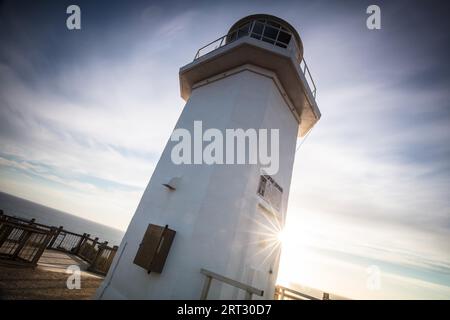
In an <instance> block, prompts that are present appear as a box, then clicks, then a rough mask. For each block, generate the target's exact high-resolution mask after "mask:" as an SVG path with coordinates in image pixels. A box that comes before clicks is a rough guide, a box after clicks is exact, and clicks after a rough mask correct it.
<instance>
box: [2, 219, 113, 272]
mask: <svg viewBox="0 0 450 320" xmlns="http://www.w3.org/2000/svg"><path fill="white" fill-rule="evenodd" d="M117 248H118V247H117V246H114V247H110V246H108V242H106V241H105V242H99V240H98V238H95V239H92V238H91V237H90V235H89V234H86V233H84V234H82V235H81V234H77V233H74V232H71V231H68V230H64V228H63V227H62V226H61V227H59V228H56V227H52V226H47V225H43V224H40V223H37V222H35V220H34V219H32V220H26V219H22V218H17V217H13V216H8V215H6V214H4V213H3V211H2V210H0V262H3V263H6V264H16V265H23V266H31V267H34V266H36V265H37V262H38V260H39V258H40V257H41V255H42V253H43V252H44V250H46V249H51V250H58V251H62V252H66V253H69V254H74V255H76V256H78V257H80V258H82V259H83V260H85V261H87V262H89V267H88V270H89V271H92V272H95V273H99V274H102V275H106V273H107V272H108V269H109V267H110V266H111V263H112V260H113V258H114V255H115V254H116V252H117Z"/></svg>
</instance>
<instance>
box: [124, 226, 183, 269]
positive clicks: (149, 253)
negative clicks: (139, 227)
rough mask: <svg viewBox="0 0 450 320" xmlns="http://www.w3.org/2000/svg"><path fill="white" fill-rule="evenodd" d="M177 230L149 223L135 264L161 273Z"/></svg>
mask: <svg viewBox="0 0 450 320" xmlns="http://www.w3.org/2000/svg"><path fill="white" fill-rule="evenodd" d="M175 233H176V232H175V231H174V230H171V229H169V228H168V226H167V225H166V226H165V227H162V226H158V225H155V224H149V225H148V228H147V231H146V232H145V234H144V238H143V239H142V242H141V244H140V245H139V249H138V252H137V254H136V257H135V258H134V261H133V262H134V264H136V265H138V266H140V267H142V268H144V269H145V270H147V272H148V273H150V272H151V271H153V272H158V273H161V272H162V270H163V267H164V263H165V262H166V258H167V255H168V254H169V250H170V246H171V245H172V241H173V238H174V237H175Z"/></svg>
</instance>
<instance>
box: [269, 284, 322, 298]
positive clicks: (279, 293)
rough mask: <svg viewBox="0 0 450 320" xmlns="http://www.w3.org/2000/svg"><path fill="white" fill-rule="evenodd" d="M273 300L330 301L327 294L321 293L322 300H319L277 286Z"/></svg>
mask: <svg viewBox="0 0 450 320" xmlns="http://www.w3.org/2000/svg"><path fill="white" fill-rule="evenodd" d="M275 300H330V294H329V293H327V292H322V299H320V298H317V297H313V296H311V295H309V294H306V293H303V292H300V291H296V290H293V289H289V288H286V287H283V286H279V285H278V286H276V288H275Z"/></svg>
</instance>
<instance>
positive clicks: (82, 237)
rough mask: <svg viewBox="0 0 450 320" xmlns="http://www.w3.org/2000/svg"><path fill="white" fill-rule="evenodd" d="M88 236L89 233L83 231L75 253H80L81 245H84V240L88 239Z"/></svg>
mask: <svg viewBox="0 0 450 320" xmlns="http://www.w3.org/2000/svg"><path fill="white" fill-rule="evenodd" d="M86 236H87V234H86V233H83V235H82V236H81V238H80V240H79V241H78V244H77V246H76V247H75V250H74V252H73V253H74V254H76V255H78V254H79V253H80V250H81V246H82V245H83V242H84V241H85V240H86Z"/></svg>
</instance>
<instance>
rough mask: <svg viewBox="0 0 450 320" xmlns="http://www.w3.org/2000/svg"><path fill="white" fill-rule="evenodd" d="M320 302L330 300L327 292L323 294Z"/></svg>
mask: <svg viewBox="0 0 450 320" xmlns="http://www.w3.org/2000/svg"><path fill="white" fill-rule="evenodd" d="M322 300H330V294H329V293H327V292H324V293H323V296H322Z"/></svg>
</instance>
